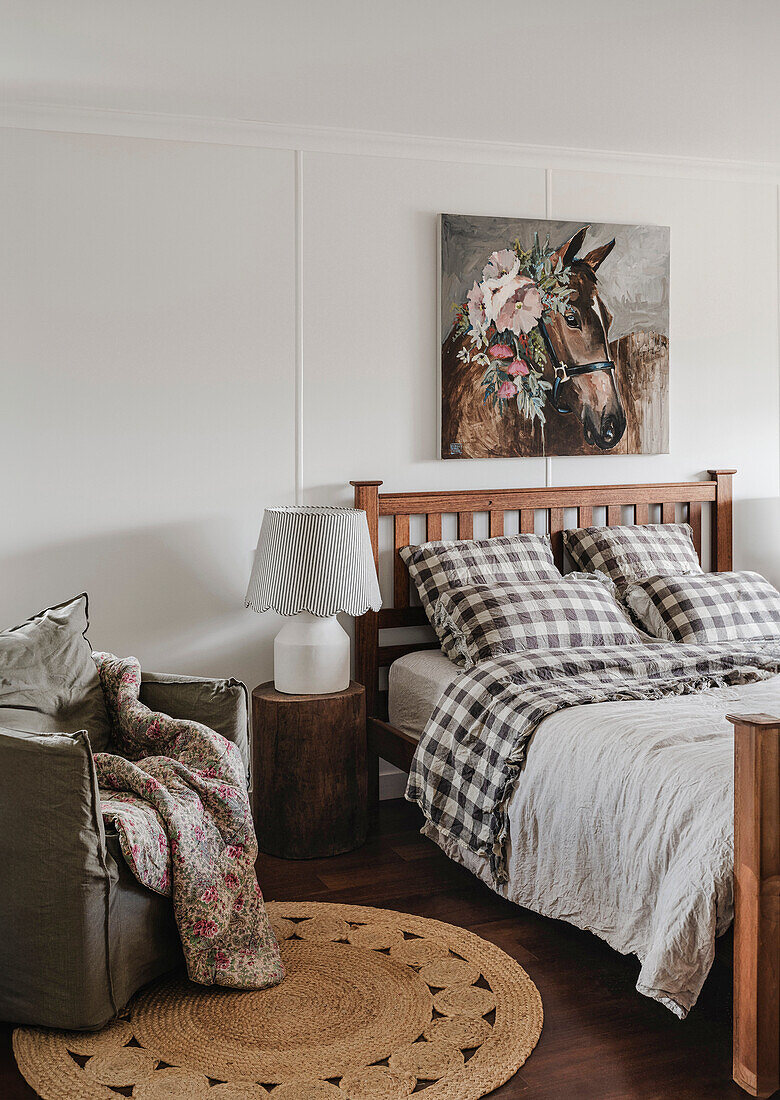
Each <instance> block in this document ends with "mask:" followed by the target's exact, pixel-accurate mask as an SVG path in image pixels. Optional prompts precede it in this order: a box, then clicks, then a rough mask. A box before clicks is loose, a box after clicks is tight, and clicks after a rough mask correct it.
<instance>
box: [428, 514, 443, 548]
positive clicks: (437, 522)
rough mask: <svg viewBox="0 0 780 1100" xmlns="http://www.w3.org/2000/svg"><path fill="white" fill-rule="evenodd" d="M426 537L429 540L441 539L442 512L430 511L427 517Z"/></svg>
mask: <svg viewBox="0 0 780 1100" xmlns="http://www.w3.org/2000/svg"><path fill="white" fill-rule="evenodd" d="M425 537H426V539H427V540H428V542H438V541H439V540H440V539H441V512H428V514H427V515H426V517H425Z"/></svg>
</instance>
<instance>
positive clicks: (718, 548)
mask: <svg viewBox="0 0 780 1100" xmlns="http://www.w3.org/2000/svg"><path fill="white" fill-rule="evenodd" d="M736 472H737V471H736V470H708V471H707V473H708V474H709V475H710V478H711V479H712V480H713V481H714V482H715V507H714V508H713V510H712V522H711V525H710V526H711V529H712V552H711V557H712V560H711V561H710V569H711V570H712V571H713V572H714V573H726V572H728V571H729V570H730V569H732V568H733V557H732V534H731V530H732V528H731V501H732V478H733V476H734V474H735V473H736Z"/></svg>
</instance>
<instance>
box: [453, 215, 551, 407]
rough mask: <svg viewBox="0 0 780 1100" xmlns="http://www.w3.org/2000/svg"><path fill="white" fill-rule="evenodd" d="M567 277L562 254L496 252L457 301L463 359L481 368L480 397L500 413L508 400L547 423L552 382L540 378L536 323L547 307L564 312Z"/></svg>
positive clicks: (542, 359)
mask: <svg viewBox="0 0 780 1100" xmlns="http://www.w3.org/2000/svg"><path fill="white" fill-rule="evenodd" d="M570 293H571V291H570V288H569V275H568V272H567V271H566V269H565V268H564V266H563V263H562V261H561V258H560V257H559V256H556V255H555V253H554V249H552V248H551V247H550V242H549V239H548V241H547V243H546V245H545V246H544V247H541V246H540V244H539V237H538V234H537V235H536V236H535V237H534V243H533V247H532V248H531V249H529V250H528V251H527V252H526V251H524V250H523V249H522V248H521V246H520V242H519V241H515V243H514V247H513V248H505V249H502V251H501V252H494V253H493V254H492V255H491V256H490V259H489V260H488V262H487V263H486V264H485V267H484V268H483V270H482V280H481V282H479V283H478V282H476V281H475V282H474V285H473V286H472V288H471V290H470V291H469V292H468V295H467V299H466V302H465V303H463V304H462V305H456V306H455V307H454V308H455V311H456V314H457V321H456V331H457V332H459V333H460V334H461V335H463V336H464V337H465V338H466V339H465V340H464V346H463V347H462V348H461V350H460V351H459V352H458V358H459V359H460V360H461V362H463V363H465V364H468V365H474V366H478V367H480V368H482V370H483V374H482V382H481V384H482V387H483V390H484V397H483V401H485V402H490V404H491V406H492V408H493V409H494V410H496V412H497V413H498V414H499V415H502V414H503V413H504V411H505V409H506V407H507V405H508V404H509V402H510V401H512V402H516V403H517V408H518V410H519V411H520V414H521V415H522V416H523V417H524V418H525V419H528V420H534V419H538V420H539V422H540V423H541V424H544V423H545V419H546V418H545V413H544V407H545V404H546V402H547V395H548V391H549V390H551V389H552V383H551V382H549V381H548V380H547V379H546V378H545V377H544V368H545V363H546V351H545V346H544V340H543V338H542V330H541V328H540V325H539V322H540V320H541V318H542V314H543V312H544V311H545V310H547V311H548V312H549V311H551V310H556V311H557V312H558V313H565V311H566V305H567V303H568V300H569V294H570Z"/></svg>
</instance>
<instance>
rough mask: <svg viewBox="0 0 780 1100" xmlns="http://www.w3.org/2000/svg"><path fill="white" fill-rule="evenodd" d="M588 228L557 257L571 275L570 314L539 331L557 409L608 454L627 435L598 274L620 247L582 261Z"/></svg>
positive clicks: (556, 317) (601, 249)
mask: <svg viewBox="0 0 780 1100" xmlns="http://www.w3.org/2000/svg"><path fill="white" fill-rule="evenodd" d="M588 228H589V227H588V226H583V227H582V229H578V230H577V232H576V233H575V234H574V236H573V237H571V238H570V239H569V240H568V241H566V243H565V244H563V245H561V247H560V248H559V249H558V251H557V252H556V253H555V256H556V258H557V259H560V261H561V263H562V265H563V266H564V267H567V268H568V269H569V271H570V282H569V286H570V289H571V295H570V297H569V301H568V308H567V309H566V311H565V312H564V313H553V314H552V316H551V317H550V318H549V320H546V321H541V322H540V326H541V328H542V334H543V337H544V342H545V345H546V348H547V353H548V361H549V369H550V370H551V371H552V373H553V375H554V382H553V392H552V404H553V408H554V409H555V410H556V412H559V413H572V414H573V415H575V416H576V417H577V419H578V420H579V421H580V422H581V423H582V429H583V433H584V436H585V439H586V441H587V442H588V443H590V444H591V445H592V446H596V447H599V448H600V449H601V450H602V451H609V450H611V449H612V448H613V447H614V446H615V445H616V444H617V443H618V442H619V441H620V439H621V438H622V436H623V433H624V432H625V430H626V414H625V411H624V409H623V405H622V402H621V400H620V393H619V391H618V388H617V382H616V380H615V363H614V362H613V360H612V358H611V356H610V348H609V326H610V324H611V323H612V314H611V313H610V312H609V309H608V308H607V306H606V303H605V302H604V301H603V299H602V298H601V295H600V294H599V290H598V279H597V275H596V272H597V271H598V269H599V267H600V266H601V264H602V263H603V262H604V260H605V259H606V258H607V256H608V255H609V254H610V252H611V251H612V249H613V248H614V247H615V238H614V237H613V238H612V240H611V241H609V242H608V243H607V244H603V245H601V246H600V247H599V248H594V249H593V251H592V252H589V253H588V255H587V256H583V257H582V258H581V259H578V258H577V253H578V251H579V250H580V248H581V246H582V242H583V241H584V239H585V234H586V233H587V231H588ZM564 388H565V393H564Z"/></svg>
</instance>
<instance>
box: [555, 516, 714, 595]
mask: <svg viewBox="0 0 780 1100" xmlns="http://www.w3.org/2000/svg"><path fill="white" fill-rule="evenodd" d="M563 540H564V545H565V547H566V549H567V550H568V552H569V554H570V555H571V558H572V560H573V561H574V563H575V565H576V566H577V567H578V568H579V569H582V570H584V571H585V572H586V573H593V572H595V571H596V570H600V571H601V572H603V573H606V574H607V575H608V576H609V577H611V578H612V580H613V581H614V582H615V584H616V585H617V586H618V588H622V587H623V586H624V585H626V584H628V583H629V582H630V581H633V580H639V579H640V578H641V577H655V576H672V575H681V574H689V573H701V571H702V568H701V565H700V563H699V556H698V554H697V553H696V547H695V546H694V545H693V532H692V531H691V528H690V526H689V525H688V524H687V523H648V524H643V525H640V526H636V527H633V526H632V527H577V528H575V529H574V530H572V531H566V532H565V533H564V536H563Z"/></svg>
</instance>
